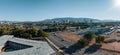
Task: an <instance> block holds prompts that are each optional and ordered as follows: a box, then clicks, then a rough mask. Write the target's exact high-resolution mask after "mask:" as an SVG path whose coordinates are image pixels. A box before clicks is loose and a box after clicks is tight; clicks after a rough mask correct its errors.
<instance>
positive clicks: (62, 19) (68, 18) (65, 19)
mask: <svg viewBox="0 0 120 55" xmlns="http://www.w3.org/2000/svg"><path fill="white" fill-rule="evenodd" d="M100 21H101V20H98V19H93V18H71V17H65V18H54V19H47V20H43V21H42V22H100Z"/></svg>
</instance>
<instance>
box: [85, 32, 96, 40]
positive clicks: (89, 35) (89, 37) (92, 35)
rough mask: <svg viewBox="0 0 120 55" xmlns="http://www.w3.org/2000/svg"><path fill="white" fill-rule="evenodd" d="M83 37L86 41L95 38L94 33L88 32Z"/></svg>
mask: <svg viewBox="0 0 120 55" xmlns="http://www.w3.org/2000/svg"><path fill="white" fill-rule="evenodd" d="M83 37H84V38H85V39H87V40H88V41H91V40H92V39H93V38H94V37H95V33H93V32H91V31H88V32H87V33H86V34H85V35H84V36H83Z"/></svg>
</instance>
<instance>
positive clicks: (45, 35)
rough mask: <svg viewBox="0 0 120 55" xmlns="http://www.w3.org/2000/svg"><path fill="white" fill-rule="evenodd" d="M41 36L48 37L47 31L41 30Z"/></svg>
mask: <svg viewBox="0 0 120 55" xmlns="http://www.w3.org/2000/svg"><path fill="white" fill-rule="evenodd" d="M41 35H42V37H49V34H48V33H47V32H44V31H42V33H41Z"/></svg>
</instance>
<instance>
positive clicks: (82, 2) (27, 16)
mask: <svg viewBox="0 0 120 55" xmlns="http://www.w3.org/2000/svg"><path fill="white" fill-rule="evenodd" d="M113 5H114V4H113V0H0V21H41V20H45V19H52V18H60V17H74V18H94V19H100V20H106V19H107V20H120V15H119V14H120V8H118V7H117V8H116V7H113ZM119 7H120V6H119Z"/></svg>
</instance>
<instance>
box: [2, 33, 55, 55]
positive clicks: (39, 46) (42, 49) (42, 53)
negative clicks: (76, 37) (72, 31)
mask: <svg viewBox="0 0 120 55" xmlns="http://www.w3.org/2000/svg"><path fill="white" fill-rule="evenodd" d="M7 41H11V42H15V43H19V44H24V45H28V46H32V47H30V48H26V49H21V50H16V51H11V52H3V53H0V55H50V54H52V53H55V51H54V50H53V49H52V48H51V47H50V46H49V44H48V43H47V42H45V41H35V40H27V39H21V38H16V37H13V36H10V35H4V36H2V37H0V45H3V46H4V45H5V43H6V42H7Z"/></svg>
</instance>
